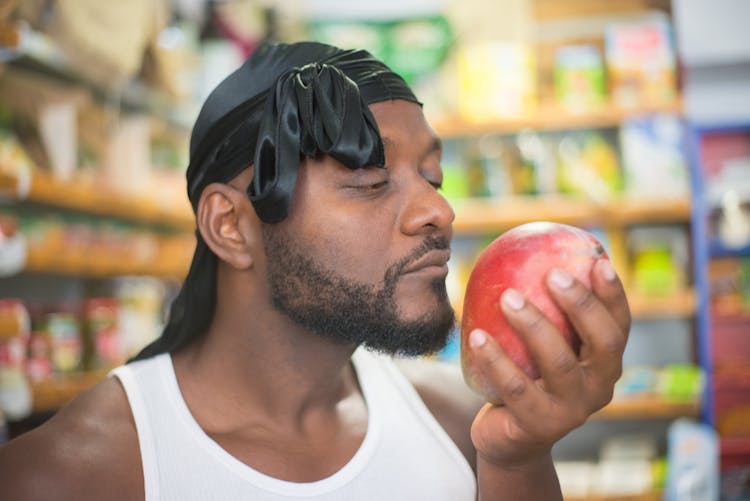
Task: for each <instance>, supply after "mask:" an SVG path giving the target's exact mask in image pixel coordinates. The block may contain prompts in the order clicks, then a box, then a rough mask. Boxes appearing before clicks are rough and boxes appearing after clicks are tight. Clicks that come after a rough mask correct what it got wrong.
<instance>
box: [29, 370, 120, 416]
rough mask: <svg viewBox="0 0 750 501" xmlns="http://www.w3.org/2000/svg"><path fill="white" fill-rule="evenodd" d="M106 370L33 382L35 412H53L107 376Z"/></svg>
mask: <svg viewBox="0 0 750 501" xmlns="http://www.w3.org/2000/svg"><path fill="white" fill-rule="evenodd" d="M106 375H107V373H106V372H97V371H94V372H78V373H74V374H70V375H66V376H57V377H54V378H50V379H45V380H42V381H34V382H32V383H31V392H32V395H33V412H53V411H55V410H57V409H59V408H60V407H62V406H63V405H65V404H67V403H68V402H70V401H71V400H73V399H74V398H75V397H76V396H78V395H79V394H80V393H83V392H84V391H86V390H87V389H89V388H91V387H92V386H94V385H95V384H96V383H98V382H99V381H102V380H103V379H104V378H105V377H106Z"/></svg>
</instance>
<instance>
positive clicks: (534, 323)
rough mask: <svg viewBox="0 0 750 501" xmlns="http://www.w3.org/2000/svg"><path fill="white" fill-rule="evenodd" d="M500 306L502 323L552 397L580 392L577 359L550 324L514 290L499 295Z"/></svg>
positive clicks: (580, 382)
mask: <svg viewBox="0 0 750 501" xmlns="http://www.w3.org/2000/svg"><path fill="white" fill-rule="evenodd" d="M500 304H501V307H502V310H503V314H504V315H505V318H506V320H507V321H508V323H509V324H510V325H511V327H513V329H514V330H515V331H516V332H517V333H518V334H519V335H520V336H521V337H522V338H523V341H524V343H525V344H526V346H527V347H528V348H529V351H530V352H531V354H532V356H533V358H534V361H535V362H536V365H537V367H538V368H539V373H540V375H541V376H542V379H543V381H544V384H545V387H546V388H547V389H548V390H549V391H551V392H552V393H553V394H565V393H567V392H570V391H575V390H576V389H577V388H581V384H582V381H581V380H582V371H581V367H580V365H579V361H578V357H577V355H576V354H575V352H574V351H573V349H572V348H571V347H570V345H569V344H568V342H567V341H566V340H565V338H564V337H563V336H562V334H561V333H560V331H559V330H558V329H557V328H556V327H555V326H554V325H553V324H552V322H550V320H549V319H548V318H547V317H545V316H544V315H543V314H542V312H541V311H540V310H539V309H538V308H537V307H536V306H534V305H533V304H532V303H531V302H529V301H527V300H525V298H524V297H523V296H522V295H521V294H520V293H519V292H518V291H516V290H514V289H508V290H506V291H505V292H504V293H503V296H502V298H501V302H500Z"/></svg>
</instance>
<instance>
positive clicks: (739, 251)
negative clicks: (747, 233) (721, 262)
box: [709, 238, 750, 257]
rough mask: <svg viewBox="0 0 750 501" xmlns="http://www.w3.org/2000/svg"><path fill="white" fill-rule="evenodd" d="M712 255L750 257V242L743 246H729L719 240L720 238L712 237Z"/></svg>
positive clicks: (710, 247) (710, 249) (710, 250)
mask: <svg viewBox="0 0 750 501" xmlns="http://www.w3.org/2000/svg"><path fill="white" fill-rule="evenodd" d="M709 252H710V254H711V257H748V256H750V244H746V245H743V246H741V247H729V246H727V245H725V244H723V243H721V242H720V241H719V239H718V238H713V239H711V243H710V246H709Z"/></svg>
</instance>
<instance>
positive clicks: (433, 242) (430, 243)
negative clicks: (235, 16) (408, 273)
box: [385, 235, 450, 283]
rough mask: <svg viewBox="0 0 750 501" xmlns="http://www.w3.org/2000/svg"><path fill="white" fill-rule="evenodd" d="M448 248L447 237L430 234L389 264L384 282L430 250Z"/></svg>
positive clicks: (393, 277) (394, 277)
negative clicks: (415, 246)
mask: <svg viewBox="0 0 750 501" xmlns="http://www.w3.org/2000/svg"><path fill="white" fill-rule="evenodd" d="M448 248H450V242H449V241H448V239H447V238H445V237H442V236H436V235H430V236H428V237H427V238H425V239H424V241H423V242H422V243H421V244H420V245H419V246H418V247H417V248H415V249H414V250H413V251H411V252H410V253H409V255H408V256H406V257H404V258H403V259H401V260H399V261H398V262H397V263H395V264H393V265H391V266H390V267H389V268H388V271H386V274H385V281H386V283H390V282H392V281H393V280H395V279H396V277H398V276H399V275H401V274H402V273H403V271H404V269H405V268H406V267H407V266H409V265H410V264H411V263H413V262H415V261H417V260H418V259H419V258H421V257H422V256H424V255H425V254H427V253H428V252H430V251H433V250H443V249H448Z"/></svg>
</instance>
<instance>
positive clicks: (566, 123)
mask: <svg viewBox="0 0 750 501" xmlns="http://www.w3.org/2000/svg"><path fill="white" fill-rule="evenodd" d="M682 110H683V106H682V101H681V100H675V101H674V102H671V103H665V104H654V105H649V106H641V107H637V108H619V107H617V106H614V105H611V104H610V105H606V106H603V107H602V108H601V109H599V110H598V111H595V112H589V113H580V114H576V113H570V112H566V111H564V110H563V109H561V108H559V107H557V106H554V105H542V106H540V108H539V110H538V111H537V113H535V114H534V115H531V116H528V117H521V118H507V119H498V120H492V121H486V122H473V121H469V120H466V119H464V118H461V117H446V118H442V119H436V120H433V121H432V125H433V127H434V129H435V131H436V132H437V133H438V135H440V136H441V137H443V138H454V137H463V136H478V135H482V134H511V133H514V132H518V131H521V130H524V129H534V130H572V129H595V128H606V127H617V126H619V125H620V124H621V123H622V122H623V121H624V120H626V119H627V118H629V117H634V116H639V115H650V114H654V113H676V114H681V113H682Z"/></svg>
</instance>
